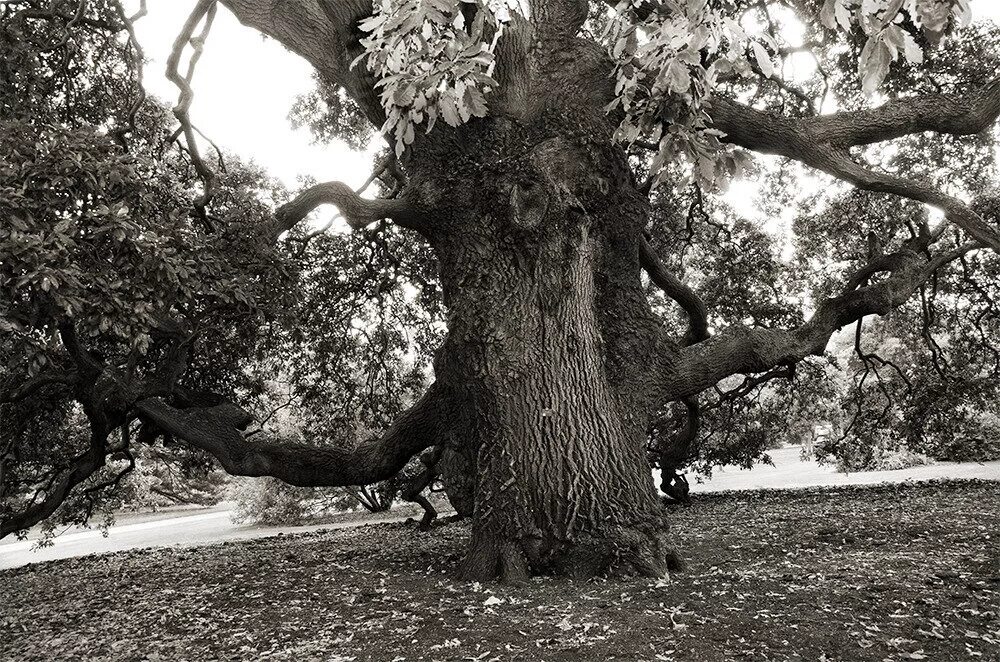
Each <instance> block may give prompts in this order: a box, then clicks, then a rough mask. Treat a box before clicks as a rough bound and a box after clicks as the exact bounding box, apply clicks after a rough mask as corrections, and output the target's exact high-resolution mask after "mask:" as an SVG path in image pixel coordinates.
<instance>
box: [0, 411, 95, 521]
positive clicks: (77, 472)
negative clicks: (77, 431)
mask: <svg viewBox="0 0 1000 662" xmlns="http://www.w3.org/2000/svg"><path fill="white" fill-rule="evenodd" d="M106 457H107V433H106V432H104V431H103V430H99V429H97V428H95V427H93V425H92V426H91V435H90V447H89V448H88V449H87V450H86V451H85V452H84V453H82V454H81V455H79V456H77V457H76V458H74V459H73V461H72V462H71V464H70V466H69V468H68V469H67V470H65V471H63V472H61V474H58V475H59V479H58V480H54V481H53V482H52V484H51V485H50V486H49V487H48V488H47V489H46V490H45V498H43V499H42V500H41V501H39V502H37V503H32V504H31V505H30V506H28V507H27V508H26V509H25V510H23V511H22V512H20V513H15V514H13V515H9V516H8V517H6V518H5V519H4V520H3V521H2V522H0V538H3V537H5V536H8V535H10V534H11V533H16V532H18V531H24V530H25V529H30V528H31V527H33V526H34V525H35V524H38V523H39V522H41V521H42V520H44V519H45V518H47V517H49V516H50V515H52V513H54V512H55V511H56V509H57V508H59V506H60V505H61V504H62V502H63V501H65V500H66V497H68V496H69V494H70V492H71V491H72V490H73V488H74V487H76V486H77V485H79V484H80V483H82V482H83V481H85V480H87V479H88V478H90V477H91V476H92V475H93V474H94V473H95V472H96V471H97V470H98V469H100V468H101V467H103V466H104V462H105V459H106Z"/></svg>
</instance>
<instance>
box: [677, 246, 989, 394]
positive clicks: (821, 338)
mask: <svg viewBox="0 0 1000 662" xmlns="http://www.w3.org/2000/svg"><path fill="white" fill-rule="evenodd" d="M976 248H981V246H980V244H978V243H975V242H971V243H968V244H964V245H962V246H960V247H958V248H956V249H954V250H951V251H948V252H945V253H942V254H939V255H937V256H935V257H933V258H931V259H928V258H926V256H923V255H919V254H917V253H912V252H911V253H910V254H909V259H908V260H905V261H903V262H904V263H902V264H899V265H898V268H897V269H896V270H894V271H892V272H891V273H890V275H889V277H888V278H886V279H885V280H883V281H880V282H878V283H875V284H872V285H868V286H866V287H862V288H859V289H856V290H852V291H846V292H844V293H843V294H841V295H840V296H838V297H836V298H832V299H827V300H826V301H825V302H823V303H822V304H821V305H820V306H819V308H818V309H817V310H816V312H815V314H814V315H813V316H812V317H811V318H810V319H809V320H808V321H807V322H806V323H805V324H803V325H802V326H800V327H798V328H795V329H746V328H743V327H740V328H735V329H730V330H727V331H725V332H723V333H720V334H718V335H716V336H714V337H712V338H710V339H709V340H706V341H705V342H703V343H700V344H697V345H693V346H691V347H687V348H684V349H683V350H681V351H680V353H679V355H677V356H673V357H668V358H666V362H665V376H666V379H665V380H664V381H663V382H662V391H661V392H660V393H659V394H658V395H659V397H660V398H661V401H662V402H672V401H675V400H679V399H681V398H685V397H688V396H691V395H694V394H697V393H700V392H701V391H703V390H705V389H707V388H710V387H711V386H712V385H714V384H716V383H718V382H719V381H720V380H722V379H724V378H725V377H728V376H730V375H735V374H750V373H760V372H765V371H767V370H770V369H771V368H774V367H777V366H781V365H791V364H794V363H797V362H799V361H801V360H802V359H804V358H806V357H808V356H820V355H822V354H823V352H824V351H825V349H826V345H827V343H828V342H829V341H830V338H831V337H832V336H833V334H834V333H836V332H837V331H838V330H839V329H841V328H842V327H844V326H847V325H848V324H851V323H853V322H855V321H857V320H859V319H861V318H863V317H865V316H867V315H885V314H886V313H888V312H890V311H891V310H892V309H893V308H895V307H897V306H899V305H901V304H902V303H904V302H905V301H906V300H907V299H909V298H910V297H911V296H912V295H913V293H914V292H915V291H916V290H917V289H918V288H919V287H920V285H921V284H922V283H924V282H925V281H926V280H927V279H928V278H930V276H931V274H933V273H934V272H935V271H936V270H937V269H939V268H940V267H942V266H943V265H945V264H947V263H948V262H951V261H953V260H957V259H959V258H960V257H962V256H963V255H965V254H966V253H968V252H969V251H971V250H973V249H976Z"/></svg>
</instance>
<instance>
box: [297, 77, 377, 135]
mask: <svg viewBox="0 0 1000 662" xmlns="http://www.w3.org/2000/svg"><path fill="white" fill-rule="evenodd" d="M313 81H314V83H315V88H314V89H313V90H311V91H309V92H307V93H306V94H302V95H299V96H298V97H297V98H296V99H295V103H294V104H293V105H292V109H291V111H290V112H289V113H288V119H289V121H291V123H292V128H295V129H299V128H302V127H307V128H308V129H309V131H310V132H311V133H312V135H313V139H314V140H315V141H316V142H318V143H330V142H333V141H334V140H342V141H344V142H345V143H347V145H348V146H349V147H351V148H352V149H356V150H362V149H364V148H365V147H366V146H367V145H368V143H369V141H370V140H371V137H372V125H371V123H370V122H369V121H368V119H367V118H366V117H365V116H364V114H363V113H362V111H361V108H360V107H359V106H358V104H357V102H355V101H354V100H353V99H351V97H349V96H348V95H347V93H346V92H345V91H344V89H343V88H342V87H339V86H336V85H334V84H332V83H330V82H329V81H327V80H325V79H324V78H323V77H322V76H319V75H314V76H313Z"/></svg>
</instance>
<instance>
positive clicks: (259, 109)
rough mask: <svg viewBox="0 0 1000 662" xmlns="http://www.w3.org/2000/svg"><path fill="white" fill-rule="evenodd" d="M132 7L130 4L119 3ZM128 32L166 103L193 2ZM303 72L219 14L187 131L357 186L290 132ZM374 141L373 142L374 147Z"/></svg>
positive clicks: (362, 165) (336, 152)
mask: <svg viewBox="0 0 1000 662" xmlns="http://www.w3.org/2000/svg"><path fill="white" fill-rule="evenodd" d="M126 4H127V5H130V6H133V7H135V6H137V5H138V2H137V0H130V2H128V3H126ZM148 5H149V15H148V16H146V17H145V18H143V19H142V20H140V21H139V22H138V23H137V24H136V32H137V35H138V37H139V40H140V42H141V43H142V45H143V48H144V49H145V51H146V56H147V58H149V60H150V61H149V63H148V65H147V68H146V87H147V89H148V90H149V91H150V92H151V93H152V94H155V95H156V96H159V97H161V98H162V99H165V100H167V101H168V102H170V103H173V102H174V101H175V100H176V98H177V89H176V88H175V87H174V86H173V84H171V83H170V82H169V81H168V80H167V79H166V77H165V76H164V73H163V72H164V68H165V63H166V59H167V55H168V54H169V52H170V47H171V45H172V44H173V41H174V39H175V38H176V36H177V33H178V32H179V31H180V28H181V25H182V24H183V23H184V20H185V19H186V18H187V16H188V14H189V13H190V11H191V8H192V7H193V5H194V0H149V1H148ZM972 7H973V11H974V12H975V14H976V18H977V19H982V18H991V19H993V20H994V21H996V22H998V23H1000V2H998V1H997V0H973V2H972ZM310 73H311V68H310V66H309V65H308V64H307V63H306V62H305V61H304V60H302V59H301V58H299V57H298V56H296V55H293V54H292V53H290V52H288V51H287V50H285V48H284V47H283V46H281V45H280V44H279V43H277V42H276V41H274V40H272V39H265V38H264V37H262V36H261V35H260V33H258V32H256V31H255V30H253V29H251V28H247V27H244V26H243V25H240V23H239V22H237V21H236V19H235V18H234V17H233V15H232V14H230V13H229V12H228V11H227V10H226V9H225V8H223V7H220V8H219V13H218V15H217V16H216V19H215V24H214V26H213V28H212V33H211V35H210V36H209V39H208V42H207V45H206V47H205V52H204V54H203V55H202V58H201V61H200V62H199V64H198V69H197V71H196V73H195V79H194V89H195V99H194V104H193V105H192V108H191V117H192V120H193V121H194V123H195V124H196V125H197V126H198V128H200V129H201V130H202V131H204V132H205V133H206V134H207V135H208V136H210V137H211V138H212V139H213V140H215V141H216V142H217V143H218V144H219V145H221V146H222V147H224V148H225V149H228V150H230V151H232V152H235V153H237V154H239V155H241V156H243V157H245V158H248V159H252V160H254V161H256V162H257V163H259V164H261V165H263V166H265V168H266V169H267V170H268V171H269V172H270V173H271V174H272V175H274V176H276V177H278V178H279V179H281V180H282V181H283V182H284V183H285V184H286V185H287V186H288V187H290V188H292V189H295V188H298V187H297V184H296V178H297V176H299V175H309V176H312V177H315V178H316V179H317V180H319V181H326V180H332V179H337V180H341V181H343V182H346V183H347V184H350V185H353V186H360V185H361V184H362V183H363V182H364V180H365V179H367V177H368V175H369V173H370V171H371V161H372V155H373V153H374V151H375V150H374V149H370V150H369V151H368V152H367V153H366V152H357V151H354V150H351V149H350V148H348V147H347V146H346V145H344V144H334V145H313V144H311V137H310V134H309V132H308V130H307V129H300V130H298V131H293V130H292V128H291V126H290V124H289V122H288V119H287V116H288V110H289V109H290V108H291V105H292V103H293V100H294V99H295V96H296V95H298V94H301V93H304V92H307V91H309V90H310V89H311V88H312V80H311V77H310ZM376 140H378V139H376Z"/></svg>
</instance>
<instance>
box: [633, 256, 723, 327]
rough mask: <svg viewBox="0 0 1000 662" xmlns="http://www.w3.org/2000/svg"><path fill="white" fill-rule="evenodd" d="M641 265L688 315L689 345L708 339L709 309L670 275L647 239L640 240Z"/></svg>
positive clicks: (693, 292) (693, 293)
mask: <svg viewBox="0 0 1000 662" xmlns="http://www.w3.org/2000/svg"><path fill="white" fill-rule="evenodd" d="M639 264H640V265H641V266H642V268H643V270H644V271H645V272H646V273H647V274H649V278H650V279H651V280H652V281H653V282H654V283H656V285H657V287H659V288H660V289H661V290H663V293H664V294H666V295H667V296H668V297H670V298H671V299H673V300H674V301H676V302H677V304H678V305H679V306H680V307H681V308H683V309H684V312H685V313H687V315H688V336H689V338H688V343H687V344H689V345H691V344H694V343H697V342H701V341H703V340H706V339H708V308H707V307H706V306H705V302H704V301H702V299H701V297H699V296H698V295H697V294H696V293H695V291H694V290H692V289H691V288H690V287H688V286H687V285H685V284H684V283H683V282H681V280H680V279H679V278H678V277H677V276H675V275H674V274H672V273H670V271H668V270H667V268H666V267H665V266H664V264H663V263H662V262H661V261H660V258H659V257H658V256H657V255H656V253H655V251H653V247H652V246H650V245H649V242H648V241H647V240H646V238H645V237H641V238H640V239H639Z"/></svg>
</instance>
